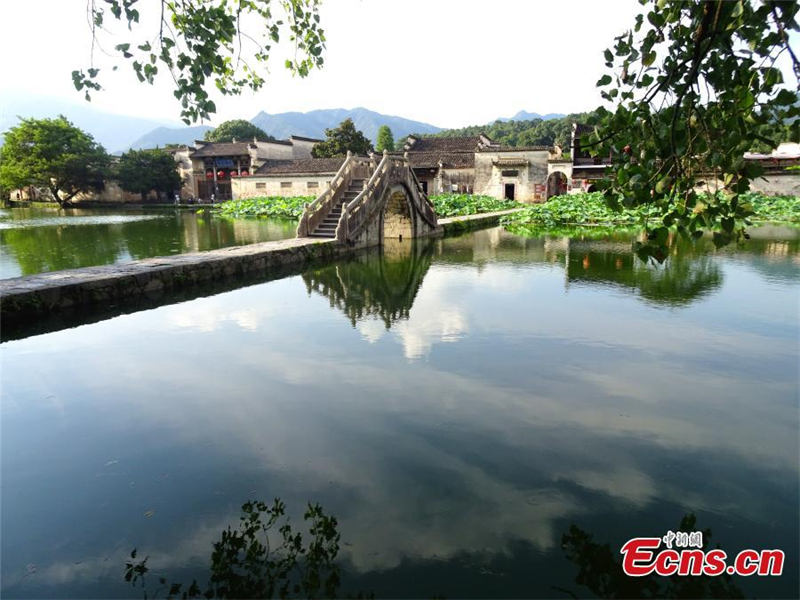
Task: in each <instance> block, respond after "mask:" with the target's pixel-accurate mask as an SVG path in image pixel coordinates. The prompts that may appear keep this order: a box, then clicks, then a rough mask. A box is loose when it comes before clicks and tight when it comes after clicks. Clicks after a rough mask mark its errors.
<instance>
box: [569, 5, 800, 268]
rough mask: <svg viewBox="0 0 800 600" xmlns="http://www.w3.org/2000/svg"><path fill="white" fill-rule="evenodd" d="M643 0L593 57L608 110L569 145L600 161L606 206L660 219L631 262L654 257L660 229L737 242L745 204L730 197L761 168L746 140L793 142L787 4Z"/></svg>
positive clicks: (797, 71)
mask: <svg viewBox="0 0 800 600" xmlns="http://www.w3.org/2000/svg"><path fill="white" fill-rule="evenodd" d="M642 4H645V2H644V0H642ZM647 4H648V8H647V9H645V10H644V11H643V13H642V14H639V15H637V17H636V20H635V24H634V26H633V28H632V29H631V30H630V31H627V32H625V33H623V34H622V35H620V36H619V37H617V38H616V41H615V44H614V47H613V48H612V49H608V50H606V51H605V60H606V66H607V67H608V68H609V69H610V71H611V72H610V73H609V74H606V75H603V77H601V78H600V80H599V81H598V82H597V85H598V86H599V87H601V88H603V91H602V96H603V98H604V99H606V100H607V101H609V102H611V103H614V104H615V107H614V110H613V112H612V111H608V110H602V111H600V113H599V117H598V118H597V119H595V121H594V124H595V125H596V127H595V128H594V130H593V131H592V132H591V133H589V134H587V135H584V136H582V138H581V144H582V146H583V147H584V148H589V149H591V151H592V152H593V153H594V154H595V155H597V156H602V157H611V161H612V167H611V169H610V176H609V177H608V178H607V181H606V185H605V190H604V193H605V199H606V201H607V202H608V203H609V204H610V205H611V206H613V207H620V206H625V207H628V208H630V207H634V206H640V205H650V206H654V207H655V208H656V209H657V210H658V212H659V213H660V215H661V217H662V218H661V222H660V223H659V225H658V226H657V227H655V228H654V229H652V230H651V231H650V232H649V242H648V243H645V244H640V245H639V246H637V249H638V251H639V254H640V256H641V257H642V258H648V257H651V256H652V257H655V258H656V259H657V260H663V258H664V257H665V256H666V253H665V250H664V248H665V242H666V239H667V235H668V231H669V228H670V227H672V226H675V227H676V228H677V230H678V232H680V233H681V234H682V235H686V236H695V237H698V236H700V235H702V232H703V230H705V229H710V230H714V231H715V233H714V241H715V243H716V244H717V245H724V244H726V243H728V242H730V241H732V240H733V239H736V238H739V237H743V236H745V235H746V234H745V231H744V227H745V225H748V224H749V221H748V220H747V217H748V216H749V215H750V214H751V208H750V206H749V204H748V203H746V202H743V201H740V195H741V194H742V193H744V192H746V191H747V190H748V189H749V186H750V182H751V181H752V180H753V179H754V178H756V177H758V176H759V175H760V174H761V169H760V168H759V167H758V166H757V165H755V164H753V163H750V162H745V161H744V160H743V158H742V155H743V153H744V152H745V151H747V150H748V149H749V148H750V147H751V144H752V143H753V141H754V140H760V141H761V142H764V144H766V145H767V146H768V147H775V146H776V145H777V143H778V142H780V141H782V140H780V139H773V138H769V137H766V136H765V135H764V133H765V132H767V131H775V132H777V133H779V134H780V135H784V134H785V135H789V137H790V139H791V140H793V141H798V139H800V119H798V116H800V104H798V92H797V85H798V83H800V61H798V58H797V55H796V54H795V53H794V51H793V50H792V48H791V46H790V44H789V37H788V32H789V31H797V29H798V23H797V14H798V4H797V3H796V2H794V1H783V0H764V1H759V2H756V1H755V0H753V1H750V0H735V1H730V2H729V1H723V0H709V1H704V2H684V1H683V0H657V1H653V2H650V3H647ZM780 56H785V57H786V59H787V60H789V61H790V62H791V64H792V66H793V70H794V77H793V79H795V81H793V82H784V80H783V76H782V73H781V71H780V70H779V69H778V68H777V66H776V61H777V59H778V57H780ZM786 124H788V125H789V126H788V127H783V126H784V125H786ZM698 185H702V187H703V188H704V189H703V191H704V192H705V194H700V193H699V192H698V190H697V189H696V188H697V186H698Z"/></svg>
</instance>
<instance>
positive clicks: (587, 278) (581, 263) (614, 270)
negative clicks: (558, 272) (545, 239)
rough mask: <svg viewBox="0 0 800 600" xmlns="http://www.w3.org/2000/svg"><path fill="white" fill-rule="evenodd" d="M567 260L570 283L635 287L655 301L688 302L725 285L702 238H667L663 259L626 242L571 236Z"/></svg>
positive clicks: (662, 303) (643, 295)
mask: <svg viewBox="0 0 800 600" xmlns="http://www.w3.org/2000/svg"><path fill="white" fill-rule="evenodd" d="M565 246H566V249H565V253H564V254H565V256H564V262H565V265H566V275H567V281H568V282H569V283H573V282H577V283H582V282H588V283H595V284H610V285H614V286H619V287H623V288H628V289H632V290H636V291H638V292H639V294H640V295H641V297H642V298H644V299H645V300H647V301H649V302H652V303H653V304H658V305H666V306H674V307H680V306H686V305H689V304H691V303H693V302H696V301H697V300H700V299H702V298H704V297H706V296H708V295H709V294H711V293H712V292H714V291H715V290H717V289H718V288H719V287H720V286H721V285H722V271H721V270H720V267H719V265H718V264H717V262H716V261H715V259H714V257H713V256H711V255H710V254H709V253H708V248H706V247H705V244H704V242H703V241H700V242H694V241H692V240H686V239H683V238H680V237H677V236H675V237H673V238H672V239H671V240H670V241H669V256H668V259H667V260H666V261H665V262H664V263H662V264H654V263H651V262H650V263H648V262H643V261H642V260H640V259H639V258H638V257H636V255H635V254H634V253H633V252H632V251H631V248H630V246H629V245H627V244H625V243H624V242H621V241H617V240H613V239H608V240H580V239H575V238H569V239H568V241H567V242H566V244H565Z"/></svg>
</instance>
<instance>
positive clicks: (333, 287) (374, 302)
mask: <svg viewBox="0 0 800 600" xmlns="http://www.w3.org/2000/svg"><path fill="white" fill-rule="evenodd" d="M433 248H434V242H433V241H432V240H424V239H420V240H411V241H408V240H407V241H405V242H403V241H398V240H386V241H385V242H384V246H383V247H382V248H381V250H380V251H377V252H371V253H368V254H361V255H360V256H358V257H356V258H355V259H353V260H351V261H348V262H345V263H339V264H336V265H332V266H328V267H323V268H321V269H313V270H311V271H307V272H306V273H304V274H303V281H305V283H306V287H307V288H308V293H309V294H311V292H312V291H314V292H316V293H318V294H321V295H323V296H326V297H327V298H329V299H330V302H331V306H335V307H336V308H338V309H339V310H341V311H342V312H343V313H344V314H345V315H347V318H348V319H349V320H350V324H351V325H353V326H355V325H356V322H358V321H361V320H363V319H366V318H368V317H376V318H379V319H380V320H381V321H383V323H384V325H385V326H386V329H389V328H390V327H391V326H392V324H393V323H395V322H396V321H399V320H401V319H406V320H407V319H408V318H409V314H410V311H411V306H412V304H413V303H414V298H416V296H417V291H419V286H420V285H421V284H422V279H423V278H424V277H425V273H427V272H428V268H429V267H430V265H431V258H432V256H433Z"/></svg>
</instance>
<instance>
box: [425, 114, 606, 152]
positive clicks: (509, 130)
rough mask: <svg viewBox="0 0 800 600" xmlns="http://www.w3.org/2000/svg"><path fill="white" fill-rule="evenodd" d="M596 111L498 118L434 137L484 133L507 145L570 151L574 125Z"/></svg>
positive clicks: (583, 121) (582, 121) (445, 131)
mask: <svg viewBox="0 0 800 600" xmlns="http://www.w3.org/2000/svg"><path fill="white" fill-rule="evenodd" d="M592 114H594V113H592V112H585V113H573V114H570V115H567V116H565V117H562V118H560V119H547V120H544V119H532V120H530V121H499V120H498V121H495V122H494V123H492V124H490V125H470V126H469V127H462V128H460V129H446V130H444V131H440V132H439V133H436V134H434V135H433V136H432V137H459V136H470V135H478V134H479V133H485V134H486V135H488V136H489V137H490V138H492V140H494V141H495V142H497V143H499V144H503V145H506V146H552V145H554V144H557V145H559V146H561V148H562V149H563V150H564V151H565V152H568V151H569V146H570V137H571V135H572V124H573V123H575V122H579V123H585V122H586V120H587V119H588V118H589V117H590V116H591V115H592Z"/></svg>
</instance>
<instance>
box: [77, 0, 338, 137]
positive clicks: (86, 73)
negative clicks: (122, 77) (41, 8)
mask: <svg viewBox="0 0 800 600" xmlns="http://www.w3.org/2000/svg"><path fill="white" fill-rule="evenodd" d="M319 1H320V0H281V1H280V2H277V1H276V0H237V1H236V2H227V1H223V2H218V1H209V0H181V1H180V2H175V1H173V0H160V2H158V3H155V4H152V3H148V4H147V7H148V8H147V9H144V8H140V5H139V4H138V3H137V0H88V13H89V20H90V25H91V37H92V64H90V66H89V67H88V68H86V69H85V70H84V69H78V70H75V71H73V72H72V81H73V84H74V85H75V88H76V89H77V90H79V91H80V90H83V91H84V92H85V95H86V99H87V100H89V99H90V98H91V95H90V91H92V90H101V89H102V85H101V83H100V71H101V69H100V68H98V67H96V66H95V65H94V50H95V47H96V46H99V47H103V46H108V47H109V48H111V47H112V46H111V44H114V42H117V43H116V44H114V45H113V49H114V51H115V52H116V53H117V56H118V57H120V58H122V59H125V60H126V61H129V63H130V66H131V68H132V69H133V71H134V73H135V74H136V77H137V78H138V79H139V81H141V82H145V81H146V82H147V83H150V84H152V83H153V82H154V81H155V78H156V77H157V76H158V75H159V74H161V73H162V72H163V71H167V72H168V73H169V75H170V77H171V79H172V80H173V81H174V92H173V93H174V95H175V97H176V98H177V99H178V101H179V102H180V103H181V107H182V110H181V117H182V118H183V120H184V121H185V122H186V123H187V124H188V123H191V122H194V121H197V120H199V119H207V118H208V117H209V115H210V113H213V112H216V106H215V104H214V102H213V101H212V100H211V99H210V97H209V94H208V88H209V87H210V84H211V83H212V82H213V84H214V87H216V89H217V90H219V91H220V92H221V93H222V94H230V95H238V94H241V92H242V91H243V90H244V89H251V90H254V91H255V90H259V89H260V88H261V87H262V86H263V85H264V82H265V79H264V75H265V74H266V72H267V62H268V60H269V57H270V55H271V54H272V52H273V50H274V46H275V45H276V44H278V43H280V41H281V38H282V37H283V36H288V40H289V42H290V44H291V46H292V48H291V50H293V52H291V53H290V54H291V58H288V59H287V60H286V61H285V63H284V64H285V66H286V68H287V69H289V70H290V71H291V72H292V73H293V74H296V75H299V76H300V77H305V76H306V75H308V73H309V71H310V70H311V69H313V68H315V67H316V68H319V67H322V65H323V58H322V52H323V50H324V49H325V34H324V31H323V30H322V28H321V27H320V17H319V10H318V8H319ZM144 10H148V11H152V13H153V14H152V22H153V24H154V29H152V30H148V31H143V27H142V26H140V25H139V19H140V16H141V14H140V11H144ZM109 17H110V18H109ZM112 19H113V20H116V21H119V22H121V23H122V24H124V25H126V26H127V38H126V39H123V40H119V39H114V40H113V41H112V42H110V43H109V44H102V42H104V41H105V37H106V35H108V36H109V37H110V36H111V34H110V32H109V31H108V29H107V27H108V26H109V22H112ZM114 68H115V69H116V66H115V67H114Z"/></svg>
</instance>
